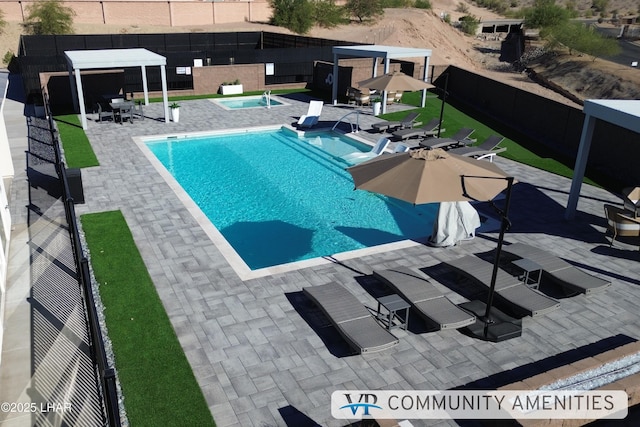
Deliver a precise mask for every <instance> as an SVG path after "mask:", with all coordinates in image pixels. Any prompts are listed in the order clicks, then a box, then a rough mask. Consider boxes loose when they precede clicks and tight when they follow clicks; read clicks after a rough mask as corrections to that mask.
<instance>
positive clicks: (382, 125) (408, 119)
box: [371, 111, 420, 132]
mask: <svg viewBox="0 0 640 427" xmlns="http://www.w3.org/2000/svg"><path fill="white" fill-rule="evenodd" d="M419 115H420V112H416V111H413V112H411V113H409V114H407V115H406V116H404V118H402V119H400V120H391V121H384V122H378V123H374V124H372V125H371V127H372V128H374V129H375V130H377V131H378V132H382V131H383V130H385V129H389V130H391V129H392V128H393V129H396V128H400V129H410V128H412V127H413V124H414V123H415V121H416V119H417V118H418V116H419Z"/></svg>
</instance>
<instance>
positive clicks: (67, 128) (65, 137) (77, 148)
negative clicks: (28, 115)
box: [54, 114, 99, 168]
mask: <svg viewBox="0 0 640 427" xmlns="http://www.w3.org/2000/svg"><path fill="white" fill-rule="evenodd" d="M54 120H55V121H56V123H57V124H58V131H59V132H60V140H61V141H62V147H63V149H64V156H65V160H66V164H67V167H68V168H87V167H91V166H98V165H99V163H98V158H97V157H96V155H95V153H94V152H93V148H91V144H90V143H89V138H87V134H86V133H85V132H84V129H82V124H81V123H80V119H79V118H78V115H77V114H66V115H61V116H56V117H54Z"/></svg>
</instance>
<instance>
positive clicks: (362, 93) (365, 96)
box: [355, 89, 371, 105]
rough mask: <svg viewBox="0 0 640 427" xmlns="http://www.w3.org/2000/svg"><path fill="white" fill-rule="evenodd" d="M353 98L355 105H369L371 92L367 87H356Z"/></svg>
mask: <svg viewBox="0 0 640 427" xmlns="http://www.w3.org/2000/svg"><path fill="white" fill-rule="evenodd" d="M355 99H356V104H357V105H369V103H370V102H371V92H370V91H369V89H358V91H357V92H356V98H355Z"/></svg>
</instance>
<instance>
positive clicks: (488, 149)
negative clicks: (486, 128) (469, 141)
mask: <svg viewBox="0 0 640 427" xmlns="http://www.w3.org/2000/svg"><path fill="white" fill-rule="evenodd" d="M502 141H504V138H503V137H501V136H500V135H491V136H490V137H488V138H487V139H485V140H484V141H483V142H481V143H480V144H478V145H476V146H473V147H459V148H452V149H451V150H449V152H450V153H453V154H458V155H460V156H465V157H474V158H476V159H478V160H483V159H489V161H490V162H493V158H494V157H495V155H496V154H498V153H501V152H503V151H506V148H504V147H498V145H500V143H501V142H502Z"/></svg>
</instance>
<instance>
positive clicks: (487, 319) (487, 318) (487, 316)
mask: <svg viewBox="0 0 640 427" xmlns="http://www.w3.org/2000/svg"><path fill="white" fill-rule="evenodd" d="M505 179H506V180H507V182H508V184H507V196H506V197H505V207H504V211H503V212H501V214H500V216H501V218H500V220H501V221H500V224H501V225H500V234H499V236H498V247H497V248H496V258H495V261H494V262H493V272H492V274H491V286H490V287H489V296H488V297H487V308H486V311H485V313H484V318H483V319H482V321H483V322H484V324H485V326H484V335H485V337H486V336H487V335H488V332H489V325H491V324H492V323H493V319H491V307H492V306H493V296H494V294H495V289H496V279H497V277H498V267H499V265H500V255H501V253H502V243H503V241H504V233H505V231H506V230H507V228H509V205H510V204H511V189H512V187H513V181H514V178H513V177H512V176H509V177H507V178H505Z"/></svg>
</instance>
